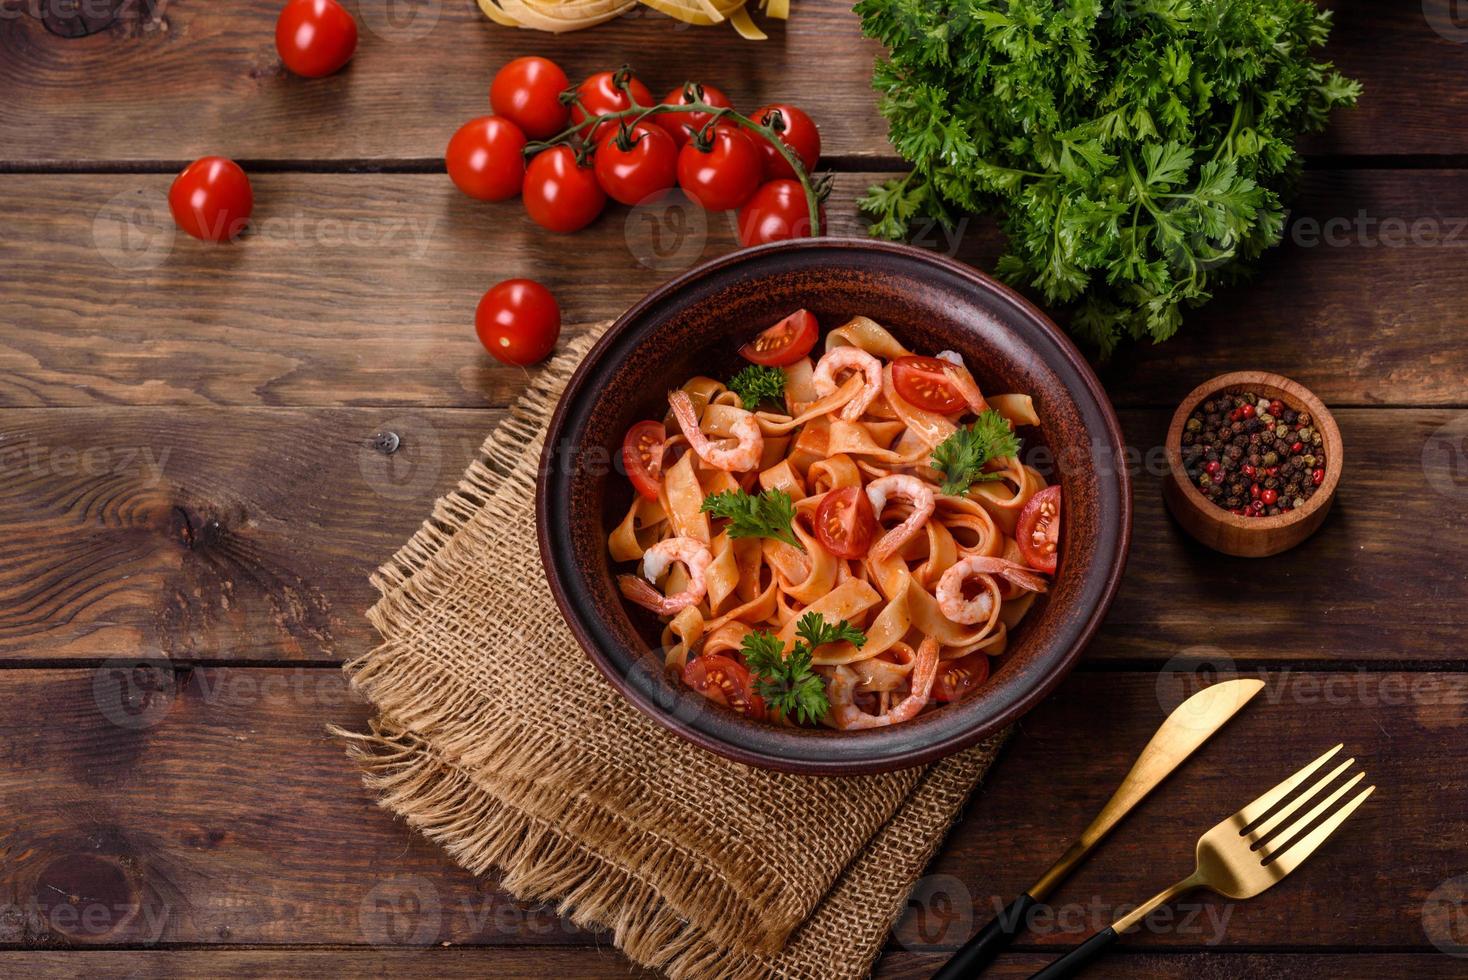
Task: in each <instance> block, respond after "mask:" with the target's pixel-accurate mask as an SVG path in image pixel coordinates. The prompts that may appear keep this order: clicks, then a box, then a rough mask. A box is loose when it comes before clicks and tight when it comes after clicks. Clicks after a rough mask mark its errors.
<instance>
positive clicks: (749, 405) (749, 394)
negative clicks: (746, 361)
mask: <svg viewBox="0 0 1468 980" xmlns="http://www.w3.org/2000/svg"><path fill="white" fill-rule="evenodd" d="M729 390H730V391H732V392H734V394H736V395H738V396H739V401H740V403H741V404H742V405H743V406H744V407H745V408H746V409H748V410H749V411H751V412H752V411H754V410H755V409H756V408H758V407H759V405H760V403H761V402H767V401H770V402H777V401H779V400H780V399H782V398H784V397H785V372H784V371H781V370H780V369H779V368H775V367H764V366H762V365H759V364H751V365H749V366H748V367H746V368H745V369H744V370H743V371H740V372H739V373H738V374H736V375H734V377H732V378H730V379H729Z"/></svg>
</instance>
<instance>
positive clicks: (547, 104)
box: [489, 58, 571, 140]
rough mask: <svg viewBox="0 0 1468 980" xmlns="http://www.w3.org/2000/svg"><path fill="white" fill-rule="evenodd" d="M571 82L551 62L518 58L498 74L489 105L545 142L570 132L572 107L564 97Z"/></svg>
mask: <svg viewBox="0 0 1468 980" xmlns="http://www.w3.org/2000/svg"><path fill="white" fill-rule="evenodd" d="M570 87H571V80H570V79H569V78H567V77H566V73H565V72H563V71H561V66H560V65H558V64H556V63H555V62H554V61H551V60H550V59H549V58H516V59H515V60H514V61H512V62H510V63H509V64H507V65H505V66H504V67H503V68H501V69H500V70H499V71H497V72H495V75H494V81H492V82H490V83H489V104H490V107H491V108H493V109H494V114H495V115H497V116H503V117H504V118H506V119H508V120H509V121H510V122H512V123H514V124H515V125H516V126H519V127H520V131H521V132H523V133H524V134H525V135H526V136H528V137H530V138H531V139H536V140H543V139H545V138H546V137H548V136H554V135H556V134H557V133H559V132H560V131H561V130H563V129H565V128H566V120H568V119H570V118H571V107H570V106H568V105H566V104H565V103H564V102H562V101H561V93H562V92H564V91H566V89H568V88H570Z"/></svg>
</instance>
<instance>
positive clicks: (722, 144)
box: [678, 123, 764, 211]
mask: <svg viewBox="0 0 1468 980" xmlns="http://www.w3.org/2000/svg"><path fill="white" fill-rule="evenodd" d="M763 173H764V163H763V162H762V161H761V160H760V156H759V150H757V149H756V148H755V145H754V140H752V139H750V138H749V137H748V136H746V135H744V132H743V131H742V130H740V129H737V128H736V127H734V126H732V125H730V126H725V125H724V124H722V123H718V124H716V125H715V126H714V131H713V134H712V140H711V145H710V146H709V148H708V149H707V150H702V149H699V147H698V144H697V143H696V142H694V141H693V140H689V141H688V142H687V143H686V144H684V146H683V149H682V150H680V151H678V186H679V187H681V188H683V193H685V194H687V195H688V196H689V197H690V198H692V199H693V200H694V201H695V202H697V203H698V204H699V205H701V206H702V207H703V208H704V210H706V211H730V210H732V209H734V208H737V207H739V205H741V204H743V203H744V202H745V201H747V200H749V197H750V195H751V194H753V193H754V192H755V189H756V188H758V187H759V182H760V177H761V175H762V174H763Z"/></svg>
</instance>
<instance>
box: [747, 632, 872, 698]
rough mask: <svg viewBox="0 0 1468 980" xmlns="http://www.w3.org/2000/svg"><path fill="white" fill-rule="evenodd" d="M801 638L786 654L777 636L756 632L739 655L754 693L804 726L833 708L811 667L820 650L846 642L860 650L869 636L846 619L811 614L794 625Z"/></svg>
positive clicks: (823, 686) (823, 683) (751, 634)
mask: <svg viewBox="0 0 1468 980" xmlns="http://www.w3.org/2000/svg"><path fill="white" fill-rule="evenodd" d="M795 635H796V636H797V637H798V638H799V642H798V643H796V644H795V645H794V646H793V647H792V648H791V649H790V654H789V656H786V655H785V645H784V644H783V643H781V642H780V638H779V637H778V636H776V635H775V634H774V633H769V632H765V631H756V632H753V633H750V634H748V635H746V636H745V637H744V642H743V643H742V644H741V645H740V652H741V653H743V654H744V663H745V664H746V665H747V666H748V667H749V669H750V671H751V672H752V673H753V674H754V678H755V693H757V694H758V695H759V696H760V697H762V698H764V700H765V703H766V704H767V705H769V706H770V707H772V708H774V709H775V710H777V711H780V712H781V713H783V714H785V715H786V716H787V717H794V718H796V719H798V720H799V721H800V722H801V723H802V724H810V723H811V722H814V721H818V720H820V719H821V718H822V717H824V716H825V714H826V712H827V711H829V710H830V709H831V702H830V699H829V698H827V697H826V685H825V682H824V681H822V680H821V676H820V675H819V674H817V673H816V672H815V671H814V670H813V669H812V668H811V657H812V656H813V655H814V654H815V651H816V649H817V648H818V647H821V646H824V645H825V644H827V643H836V642H838V641H841V640H845V641H847V642H849V643H851V644H852V645H853V646H855V647H856V648H857V649H860V648H861V647H862V645H863V644H865V643H866V641H867V637H866V634H865V633H863V632H862V631H861V630H859V629H857V628H856V627H855V626H852V625H851V624H850V623H848V622H847V621H846V620H844V619H843V620H841V621H840V622H839V623H828V622H826V620H825V617H823V616H822V615H821V614H820V613H816V612H808V613H806V614H805V615H804V616H802V617H800V619H799V621H797V622H796V624H795Z"/></svg>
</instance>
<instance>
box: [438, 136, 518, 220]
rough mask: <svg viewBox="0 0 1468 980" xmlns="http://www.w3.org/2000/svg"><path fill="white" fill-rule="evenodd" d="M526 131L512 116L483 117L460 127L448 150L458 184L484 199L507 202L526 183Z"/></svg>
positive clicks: (446, 157) (446, 156) (447, 159)
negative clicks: (511, 118) (511, 120)
mask: <svg viewBox="0 0 1468 980" xmlns="http://www.w3.org/2000/svg"><path fill="white" fill-rule="evenodd" d="M524 149H525V134H524V133H522V132H520V128H519V127H518V126H516V125H515V124H514V123H512V122H510V121H509V120H508V119H501V118H500V117H499V116H480V117H479V118H478V119H471V120H469V121H468V122H466V123H465V124H464V125H462V126H460V127H459V131H458V132H456V133H454V135H453V137H452V138H451V139H450V140H449V148H448V151H447V152H446V153H444V163H445V164H446V165H447V166H448V169H449V177H450V178H452V180H453V182H454V185H455V186H456V187H458V188H459V190H461V191H463V192H464V193H465V194H468V195H469V196H470V197H472V198H476V199H478V200H480V201H503V200H504V199H505V198H508V197H514V196H515V195H516V194H518V193H520V187H521V186H522V185H523V184H524V183H525V154H524V152H523V151H524Z"/></svg>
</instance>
